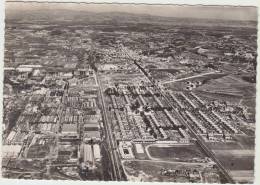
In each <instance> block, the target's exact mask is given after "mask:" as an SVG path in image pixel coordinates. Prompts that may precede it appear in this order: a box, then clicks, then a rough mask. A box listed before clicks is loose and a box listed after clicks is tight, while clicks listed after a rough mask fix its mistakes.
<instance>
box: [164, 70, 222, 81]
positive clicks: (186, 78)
mask: <svg viewBox="0 0 260 185" xmlns="http://www.w3.org/2000/svg"><path fill="white" fill-rule="evenodd" d="M217 73H218V72H216V71H212V72H208V73H203V74H199V75H194V76H189V77H185V78H179V79H173V80H169V81H165V82H161V84H168V83H172V82H180V81H183V80H188V79H192V78H197V77H202V76H206V75H210V74H217Z"/></svg>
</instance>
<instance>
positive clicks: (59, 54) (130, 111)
mask: <svg viewBox="0 0 260 185" xmlns="http://www.w3.org/2000/svg"><path fill="white" fill-rule="evenodd" d="M18 4H19V3H18ZM32 4H33V3H32ZM13 5H14V3H11V2H10V3H6V16H5V51H4V85H3V86H4V90H3V107H4V109H3V124H2V130H3V132H2V163H1V164H2V176H3V177H4V178H11V179H45V180H47V179H50V180H51V179H52V180H88V181H89V180H97V181H146V182H147V181H148V182H195V183H252V182H254V157H255V96H256V57H257V51H256V48H257V42H256V41H257V21H256V20H228V19H221V20H219V19H210V18H208V19H207V17H206V18H205V19H202V18H200V19H198V18H192V17H166V16H157V15H148V14H135V13H134V12H133V13H129V12H113V11H111V12H106V11H103V12H91V11H83V10H76V9H65V8H60V9H58V8H57V7H56V8H57V9H55V10H54V9H52V8H46V7H45V8H41V9H39V8H38V9H37V6H39V7H41V6H42V5H35V7H36V8H30V9H29V8H28V9H26V8H24V9H21V10H20V11H15V10H14V9H12V7H13ZM18 6H19V5H18ZM22 6H23V7H26V6H29V3H28V4H27V5H22ZM47 6H54V4H53V5H47ZM86 6H88V5H86ZM99 6H103V5H102V4H100V5H99ZM106 6H109V5H106ZM110 6H112V5H110ZM124 6H127V5H124ZM135 6H139V5H135ZM151 6H152V5H151ZM166 6H167V5H166ZM193 8H196V7H193ZM200 8H202V7H200ZM206 8H207V7H205V9H206ZM247 8H248V7H247ZM148 9H149V7H148ZM249 9H250V11H253V12H254V11H255V12H256V8H254V7H250V8H249ZM251 9H252V10H251Z"/></svg>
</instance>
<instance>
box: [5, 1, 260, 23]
mask: <svg viewBox="0 0 260 185" xmlns="http://www.w3.org/2000/svg"><path fill="white" fill-rule="evenodd" d="M5 6H6V11H7V12H8V11H22V10H26V11H27V10H39V9H52V10H55V9H67V10H78V11H88V12H126V13H135V14H149V15H155V16H165V17H192V18H207V19H224V20H257V8H256V7H249V6H247V7H245V6H201V5H193V6H188V5H145V4H139V5H136V4H86V3H33V2H30V3H28V2H27V3H22V2H7V3H6V5H5Z"/></svg>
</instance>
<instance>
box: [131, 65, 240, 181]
mask: <svg viewBox="0 0 260 185" xmlns="http://www.w3.org/2000/svg"><path fill="white" fill-rule="evenodd" d="M134 63H135V64H136V65H137V67H138V68H139V69H140V70H141V71H142V72H143V73H144V75H146V76H147V74H146V72H145V70H144V69H143V68H142V66H141V65H139V64H138V63H137V61H134ZM147 78H148V79H149V80H150V82H151V83H153V84H154V85H155V87H156V88H157V89H158V91H159V92H160V94H161V95H162V96H163V97H164V99H165V100H166V101H167V102H168V104H169V105H170V106H171V107H172V108H173V111H174V113H175V115H176V117H177V118H178V120H179V121H180V122H181V123H182V124H183V125H185V126H186V127H187V128H188V129H189V131H190V132H191V134H192V135H193V137H194V138H196V139H197V143H198V145H199V146H200V147H201V148H202V149H203V151H204V152H205V153H206V154H207V155H208V156H209V157H211V158H212V159H213V161H214V162H215V163H216V164H217V166H218V167H219V169H220V170H221V172H222V174H223V175H224V176H225V178H226V180H227V181H228V182H229V183H232V184H234V183H235V182H234V180H233V179H232V178H231V176H230V175H229V172H228V170H227V169H226V168H225V167H224V166H223V165H222V164H221V162H220V161H219V160H218V158H217V157H216V156H215V154H214V153H213V152H212V151H211V149H210V148H209V147H208V146H207V145H206V143H205V141H204V140H203V138H201V136H199V135H197V134H196V132H195V131H194V130H193V128H192V127H191V126H190V125H189V124H188V123H187V122H186V121H185V120H184V119H183V118H182V116H181V115H180V114H179V112H176V110H175V109H174V106H173V104H172V102H171V101H170V100H169V99H168V97H166V95H165V94H164V92H163V91H162V90H161V88H160V87H159V86H158V85H157V84H155V83H154V82H153V81H154V80H153V79H152V77H149V76H147Z"/></svg>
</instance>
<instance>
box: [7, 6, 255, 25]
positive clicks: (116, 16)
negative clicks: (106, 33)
mask: <svg viewBox="0 0 260 185" xmlns="http://www.w3.org/2000/svg"><path fill="white" fill-rule="evenodd" d="M39 21H40V22H49V23H58V22H67V23H68V22H71V23H81V24H89V23H96V24H127V23H147V24H166V25H201V26H228V27H252V28H256V25H257V22H256V21H234V20H216V19H195V18H190V17H184V18H177V17H162V16H153V15H148V14H132V13H126V12H102V13H95V12H89V11H76V10H66V9H57V10H55V11H53V10H49V9H44V10H37V11H36V10H33V11H6V22H7V23H9V22H23V23H32V22H33V23H37V22H39Z"/></svg>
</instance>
